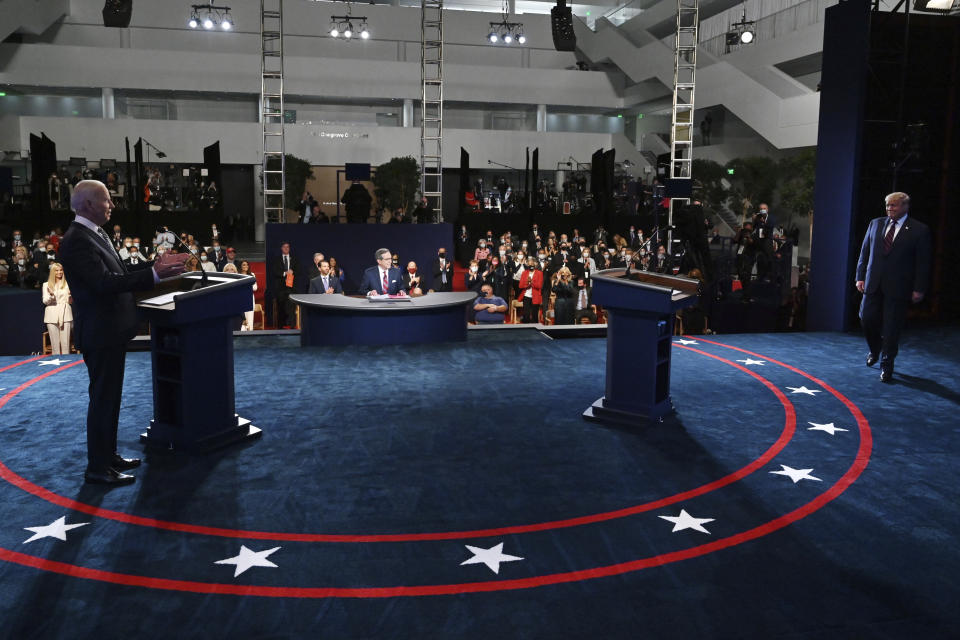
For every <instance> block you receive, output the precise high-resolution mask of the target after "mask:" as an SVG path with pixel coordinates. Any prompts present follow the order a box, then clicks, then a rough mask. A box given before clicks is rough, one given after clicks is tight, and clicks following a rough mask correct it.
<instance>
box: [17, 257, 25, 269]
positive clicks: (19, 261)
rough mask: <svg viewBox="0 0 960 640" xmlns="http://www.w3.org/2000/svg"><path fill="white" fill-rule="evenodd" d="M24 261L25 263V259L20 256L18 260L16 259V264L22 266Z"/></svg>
mask: <svg viewBox="0 0 960 640" xmlns="http://www.w3.org/2000/svg"><path fill="white" fill-rule="evenodd" d="M26 263H27V261H26V260H24V259H23V258H20V259H19V260H17V264H18V265H20V266H21V267H22V266H23V265H25V264H26Z"/></svg>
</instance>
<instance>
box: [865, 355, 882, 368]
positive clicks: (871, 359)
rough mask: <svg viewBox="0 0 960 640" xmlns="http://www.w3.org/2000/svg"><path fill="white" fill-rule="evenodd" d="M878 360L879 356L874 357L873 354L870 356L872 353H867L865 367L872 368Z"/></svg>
mask: <svg viewBox="0 0 960 640" xmlns="http://www.w3.org/2000/svg"><path fill="white" fill-rule="evenodd" d="M879 359H880V356H876V355H874V354H872V353H868V354H867V366H868V367H872V366H873V365H875V364H877V360H879Z"/></svg>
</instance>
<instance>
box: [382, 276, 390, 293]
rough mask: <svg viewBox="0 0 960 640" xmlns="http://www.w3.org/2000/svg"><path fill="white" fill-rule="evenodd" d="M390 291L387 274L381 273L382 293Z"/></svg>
mask: <svg viewBox="0 0 960 640" xmlns="http://www.w3.org/2000/svg"><path fill="white" fill-rule="evenodd" d="M388 291H390V285H389V284H388V283H387V272H386V271H384V272H383V292H384V293H387V292H388Z"/></svg>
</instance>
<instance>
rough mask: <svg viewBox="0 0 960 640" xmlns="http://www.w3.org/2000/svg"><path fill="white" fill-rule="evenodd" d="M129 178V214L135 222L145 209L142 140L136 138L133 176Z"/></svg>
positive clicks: (145, 181) (145, 176)
mask: <svg viewBox="0 0 960 640" xmlns="http://www.w3.org/2000/svg"><path fill="white" fill-rule="evenodd" d="M130 178H131V179H130V190H131V191H132V192H133V194H132V197H133V206H132V207H131V209H130V213H131V214H133V216H134V218H135V219H136V220H140V218H141V216H142V215H143V212H144V211H145V210H146V208H147V206H146V202H144V197H145V195H146V194H145V188H146V186H147V174H146V169H145V168H144V166H143V139H142V138H137V143H136V144H135V145H133V174H132V175H131V176H130Z"/></svg>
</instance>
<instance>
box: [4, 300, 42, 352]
mask: <svg viewBox="0 0 960 640" xmlns="http://www.w3.org/2000/svg"><path fill="white" fill-rule="evenodd" d="M0 309H3V313H0V356H25V355H29V354H31V353H39V352H40V350H41V348H42V347H43V337H42V336H43V332H44V331H46V328H45V327H44V325H43V304H42V302H41V299H40V290H39V289H32V290H23V289H14V288H8V287H0Z"/></svg>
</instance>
